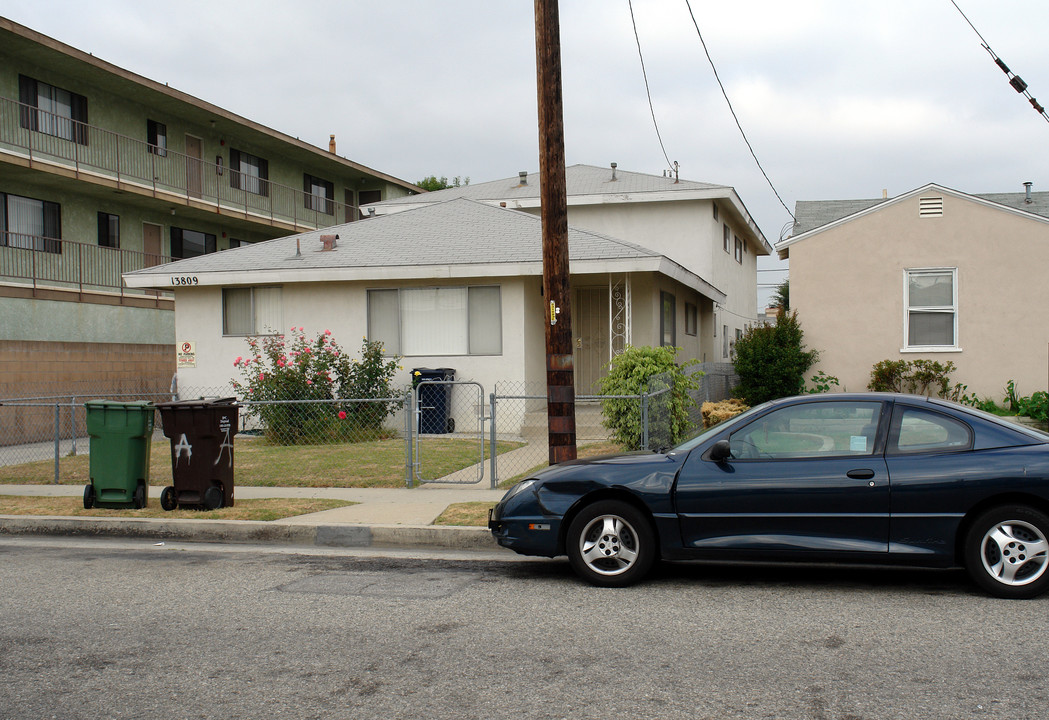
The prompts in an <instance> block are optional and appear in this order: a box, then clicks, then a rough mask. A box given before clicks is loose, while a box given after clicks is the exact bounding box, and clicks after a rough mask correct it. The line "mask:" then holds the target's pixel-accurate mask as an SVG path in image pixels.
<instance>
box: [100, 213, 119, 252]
mask: <svg viewBox="0 0 1049 720" xmlns="http://www.w3.org/2000/svg"><path fill="white" fill-rule="evenodd" d="M98 244H99V245H100V246H102V247H111V248H118V247H120V216H119V215H110V214H109V213H104V212H100V213H99V214H98Z"/></svg>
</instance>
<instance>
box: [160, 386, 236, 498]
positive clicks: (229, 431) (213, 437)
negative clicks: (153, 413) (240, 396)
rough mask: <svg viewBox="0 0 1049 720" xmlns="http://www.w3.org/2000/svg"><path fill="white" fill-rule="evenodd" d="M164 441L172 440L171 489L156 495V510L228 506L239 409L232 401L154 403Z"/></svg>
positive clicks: (225, 399)
mask: <svg viewBox="0 0 1049 720" xmlns="http://www.w3.org/2000/svg"><path fill="white" fill-rule="evenodd" d="M157 409H158V410H160V423H161V425H163V426H164V436H165V437H167V438H168V439H170V440H171V474H172V477H173V479H174V485H173V486H170V487H166V488H164V491H163V492H162V493H161V494H160V506H161V507H162V508H164V509H165V510H174V509H175V508H176V507H204V508H206V509H208V510H215V509H218V508H220V507H232V506H233V438H234V436H235V435H236V434H237V427H238V424H237V423H238V419H239V411H240V406H239V405H237V401H236V398H221V399H212V400H205V399H200V400H181V401H179V402H167V403H157Z"/></svg>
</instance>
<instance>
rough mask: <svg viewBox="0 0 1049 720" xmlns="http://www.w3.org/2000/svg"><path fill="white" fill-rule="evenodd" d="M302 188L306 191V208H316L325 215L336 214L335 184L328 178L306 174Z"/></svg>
mask: <svg viewBox="0 0 1049 720" xmlns="http://www.w3.org/2000/svg"><path fill="white" fill-rule="evenodd" d="M302 190H303V192H305V193H306V209H307V210H316V211H317V212H322V213H324V214H325V215H334V214H335V206H334V203H333V202H332V201H333V200H335V186H334V185H333V184H332V183H330V182H328V181H327V180H321V179H320V178H315V177H313V176H312V175H304V176H303V181H302Z"/></svg>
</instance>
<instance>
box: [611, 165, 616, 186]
mask: <svg viewBox="0 0 1049 720" xmlns="http://www.w3.org/2000/svg"><path fill="white" fill-rule="evenodd" d="M615 181H616V163H612V182H615Z"/></svg>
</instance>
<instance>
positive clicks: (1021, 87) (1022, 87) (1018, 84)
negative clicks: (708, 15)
mask: <svg viewBox="0 0 1049 720" xmlns="http://www.w3.org/2000/svg"><path fill="white" fill-rule="evenodd" d="M686 2H687V0H686ZM950 2H951V5H954V9H955V10H957V11H958V13H959V14H960V15H961V16H962V18H963V19H964V20H965V22H967V23H969V27H971V28H972V29H973V32H974V33H976V37H978V38H980V43H981V44H982V45H983V49H984V50H986V51H987V53H988V54H989V55H990V56H991V58H992V59H993V60H994V64H995V65H997V66H998V67H999V68H1000V69H1001V71H1002V72H1004V73H1005V76H1006V77H1007V78H1009V85H1011V86H1012V88H1013V90H1015V91H1016V92H1018V93H1020V94H1021V95H1023V96H1024V97H1025V98H1027V101H1028V102H1029V103H1031V107H1033V108H1034V111H1035V112H1036V113H1038V114H1039V115H1041V116H1042V118H1044V119H1045V121H1046V122H1049V114H1046V111H1045V108H1044V107H1042V105H1041V104H1040V103H1039V102H1038V101H1037V100H1036V99H1035V98H1034V97H1032V96H1031V93H1030V92H1028V90H1027V83H1025V82H1024V81H1023V78H1021V77H1020V76H1019V75H1017V74H1016V73H1014V72H1013V71H1012V70H1010V69H1009V66H1008V65H1006V64H1005V62H1004V61H1003V60H1002V59H1001V58H1000V57H998V56H997V55H996V54H995V52H994V50H991V46H990V44H989V43H988V42H987V41H986V40H985V39H984V37H983V35H981V34H980V31H979V30H977V29H976V26H975V25H973V23H972V20H970V19H969V18H968V16H967V15H966V14H965V13H964V12H962V9H961V8H960V7H958V3H956V2H955V1H954V0H950Z"/></svg>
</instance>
